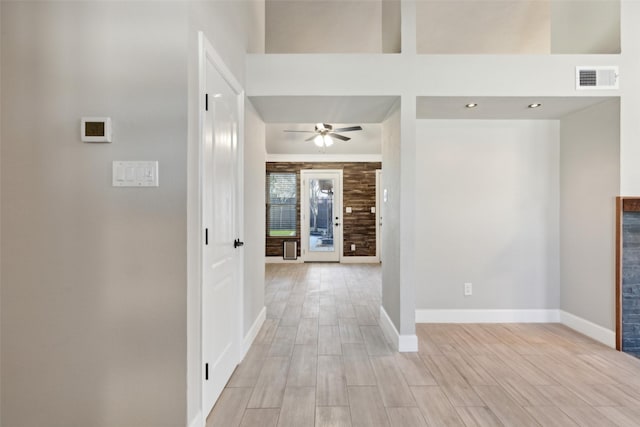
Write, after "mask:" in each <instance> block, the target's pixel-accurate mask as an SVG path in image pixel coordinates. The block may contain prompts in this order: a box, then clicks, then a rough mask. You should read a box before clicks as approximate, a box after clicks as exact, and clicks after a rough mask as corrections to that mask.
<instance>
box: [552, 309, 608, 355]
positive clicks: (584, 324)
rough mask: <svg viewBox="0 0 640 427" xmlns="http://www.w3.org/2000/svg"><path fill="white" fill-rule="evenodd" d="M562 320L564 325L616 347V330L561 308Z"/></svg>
mask: <svg viewBox="0 0 640 427" xmlns="http://www.w3.org/2000/svg"><path fill="white" fill-rule="evenodd" d="M560 322H562V324H563V325H565V326H567V327H569V328H571V329H574V330H576V331H578V332H580V333H581V334H583V335H586V336H588V337H589V338H592V339H594V340H596V341H598V342H601V343H602V344H604V345H606V346H609V347H611V348H616V333H615V331H612V330H609V329H607V328H604V327H602V326H600V325H596V324H595V323H593V322H591V321H589V320H587V319H583V318H582V317H578V316H576V315H574V314H571V313H569V312H566V311H564V310H560Z"/></svg>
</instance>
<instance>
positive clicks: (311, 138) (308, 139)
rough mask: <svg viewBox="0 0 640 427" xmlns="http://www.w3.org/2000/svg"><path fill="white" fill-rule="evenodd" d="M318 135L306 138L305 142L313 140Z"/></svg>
mask: <svg viewBox="0 0 640 427" xmlns="http://www.w3.org/2000/svg"><path fill="white" fill-rule="evenodd" d="M314 133H315V132H314ZM316 136H317V135H313V136H312V137H310V138H307V139H305V142H306V141H312V140H313V138H315V137H316Z"/></svg>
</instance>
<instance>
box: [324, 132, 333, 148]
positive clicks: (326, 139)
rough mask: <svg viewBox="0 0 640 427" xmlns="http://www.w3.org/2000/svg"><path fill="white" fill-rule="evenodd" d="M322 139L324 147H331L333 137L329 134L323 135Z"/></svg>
mask: <svg viewBox="0 0 640 427" xmlns="http://www.w3.org/2000/svg"><path fill="white" fill-rule="evenodd" d="M323 139H324V146H325V147H331V146H332V145H333V138H331V137H330V136H329V135H325V136H324V137H323Z"/></svg>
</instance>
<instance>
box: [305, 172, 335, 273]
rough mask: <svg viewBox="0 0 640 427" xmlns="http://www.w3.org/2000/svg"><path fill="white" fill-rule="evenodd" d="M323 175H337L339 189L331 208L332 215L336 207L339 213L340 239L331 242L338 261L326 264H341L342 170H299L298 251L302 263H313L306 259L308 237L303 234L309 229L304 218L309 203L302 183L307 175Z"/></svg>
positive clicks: (307, 254) (307, 255)
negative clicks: (332, 209) (299, 250)
mask: <svg viewBox="0 0 640 427" xmlns="http://www.w3.org/2000/svg"><path fill="white" fill-rule="evenodd" d="M323 173H327V174H328V173H332V174H334V173H335V174H337V175H338V187H339V188H340V191H339V192H338V195H337V196H336V195H335V194H334V206H333V208H334V211H333V212H334V215H335V213H336V205H337V208H338V209H339V212H340V215H339V217H340V219H338V222H339V223H340V225H339V227H340V239H335V238H334V240H333V243H334V247H335V248H336V251H337V252H338V260H337V261H328V262H342V258H343V243H344V213H343V209H344V207H343V206H342V192H343V190H344V189H343V188H342V183H343V170H342V169H302V170H300V249H301V258H302V262H314V261H313V260H309V259H308V258H309V236H308V234H309V233H306V235H305V232H304V231H305V229H306V230H308V229H309V223H308V219H307V218H306V216H307V215H308V213H307V211H308V207H309V201H308V200H307V199H306V198H305V191H306V189H305V185H304V182H305V179H307V177H308V176H309V175H317V174H323ZM336 201H337V202H336ZM305 209H306V210H305ZM332 222H333V219H332ZM316 262H322V261H316Z"/></svg>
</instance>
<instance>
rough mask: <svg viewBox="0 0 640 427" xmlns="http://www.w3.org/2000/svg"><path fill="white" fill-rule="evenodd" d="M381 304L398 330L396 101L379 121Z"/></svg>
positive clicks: (397, 147)
mask: <svg viewBox="0 0 640 427" xmlns="http://www.w3.org/2000/svg"><path fill="white" fill-rule="evenodd" d="M382 188H383V191H384V189H386V190H387V201H386V202H384V201H383V203H382V229H381V231H382V241H381V244H382V254H383V255H382V256H383V260H382V307H384V309H385V311H386V312H387V314H388V315H389V318H390V319H391V321H392V322H393V324H394V325H395V326H396V329H398V331H400V103H399V102H398V103H397V105H396V106H395V107H394V109H393V111H392V112H391V113H390V114H389V117H388V118H387V119H386V120H385V121H384V122H383V123H382Z"/></svg>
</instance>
